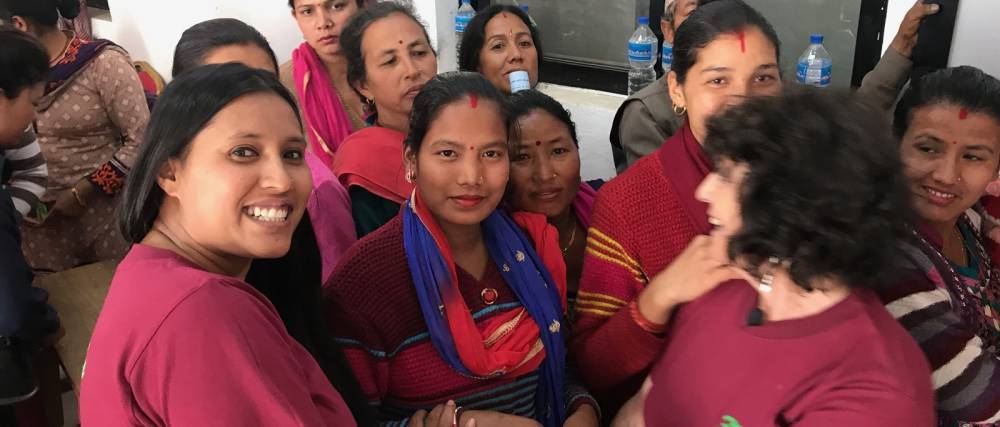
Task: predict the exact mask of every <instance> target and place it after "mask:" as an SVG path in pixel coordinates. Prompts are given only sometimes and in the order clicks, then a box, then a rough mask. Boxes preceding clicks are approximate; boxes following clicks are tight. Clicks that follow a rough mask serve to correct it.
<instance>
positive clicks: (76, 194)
mask: <svg viewBox="0 0 1000 427" xmlns="http://www.w3.org/2000/svg"><path fill="white" fill-rule="evenodd" d="M69 191H71V192H72V193H73V198H74V199H76V202H77V203H79V204H80V206H83V207H87V202H86V201H84V200H83V197H81V196H80V190H77V189H76V187H70V189H69Z"/></svg>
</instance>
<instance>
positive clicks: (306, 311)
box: [173, 18, 374, 425]
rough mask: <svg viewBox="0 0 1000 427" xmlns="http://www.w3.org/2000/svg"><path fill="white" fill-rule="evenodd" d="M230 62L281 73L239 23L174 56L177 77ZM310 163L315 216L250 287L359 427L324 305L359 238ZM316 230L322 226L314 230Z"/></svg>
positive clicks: (358, 405) (332, 183)
mask: <svg viewBox="0 0 1000 427" xmlns="http://www.w3.org/2000/svg"><path fill="white" fill-rule="evenodd" d="M228 62H239V63H242V64H243V65H246V66H248V67H251V68H257V69H261V70H264V71H267V72H269V73H271V74H275V75H277V71H278V64H277V60H276V59H274V53H273V52H272V51H271V46H270V45H269V44H268V43H267V40H266V39H265V38H264V36H262V35H261V34H260V33H259V32H257V30H256V29H254V28H253V27H251V26H249V25H247V24H245V23H243V22H241V21H239V20H236V19H229V18H222V19H213V20H209V21H205V22H202V23H199V24H196V25H194V26H193V27H191V28H189V29H187V30H186V31H184V34H183V35H181V39H180V41H179V42H178V43H177V48H176V49H175V50H174V68H173V72H174V77H177V76H178V75H179V74H182V73H184V72H186V71H188V70H189V69H192V68H196V67H200V66H203V65H210V64H223V63H228ZM305 160H306V164H307V165H308V166H309V170H310V172H311V176H312V179H313V191H312V193H311V194H310V195H309V199H308V201H307V202H306V212H307V213H308V214H309V215H305V216H303V217H302V220H301V221H300V222H299V225H298V227H296V228H295V232H294V234H292V243H291V247H290V248H289V250H288V253H287V254H285V255H284V256H282V257H280V258H275V259H258V260H254V262H253V263H252V264H251V266H250V270H249V271H248V272H247V275H246V282H247V283H249V284H250V285H251V286H253V287H254V289H256V290H258V291H260V293H262V294H264V296H265V297H267V299H268V301H269V302H270V303H271V304H272V305H273V306H274V308H275V310H276V311H277V312H278V315H279V316H281V320H282V321H283V323H284V325H285V328H286V329H287V330H288V334H289V335H291V336H292V338H295V340H296V341H298V342H299V343H300V344H302V346H303V347H305V348H306V350H308V351H309V353H310V354H311V355H312V356H313V357H314V358H316V361H317V362H318V363H319V365H320V367H322V368H323V372H324V373H325V374H326V376H327V378H328V379H329V380H330V382H331V383H332V384H333V385H334V387H335V388H336V389H337V390H339V392H340V393H341V395H342V396H343V398H344V400H345V401H346V402H347V405H348V407H350V409H351V413H352V414H353V415H354V418H355V419H356V420H357V421H358V423H359V424H361V425H367V424H370V423H371V420H372V419H373V417H374V415H373V414H372V413H371V412H372V411H371V410H370V409H369V407H368V402H367V401H365V400H364V396H363V395H362V394H361V389H360V386H359V385H358V382H357V380H356V379H355V378H354V377H353V376H352V375H351V373H350V369H349V368H348V367H347V361H346V360H345V359H344V355H343V352H341V351H340V349H338V348H336V346H335V345H334V344H333V343H332V342H331V341H330V340H329V339H328V338H329V336H330V332H329V328H328V327H327V325H326V319H325V318H324V317H323V315H322V314H321V313H322V310H321V305H320V301H319V293H320V288H321V286H322V284H323V283H324V281H325V280H326V279H327V278H328V277H329V275H330V273H331V272H332V271H333V267H334V265H336V262H337V261H338V260H339V259H340V257H341V256H342V255H343V253H344V252H346V251H347V248H349V247H350V245H351V244H353V243H354V242H355V241H356V240H357V239H356V238H355V236H354V222H353V221H351V208H350V200H348V199H347V191H345V190H344V188H343V187H342V186H341V185H340V183H338V182H337V180H335V179H333V174H332V173H331V172H330V170H329V169H327V168H326V167H325V166H323V165H322V164H321V163H319V161H318V160H317V158H316V156H315V155H313V154H312V153H311V152H310V151H308V150H306V152H305ZM317 182H319V183H321V184H319V185H317ZM312 224H316V225H317V227H315V229H314V227H313V225H312ZM314 230H315V231H314Z"/></svg>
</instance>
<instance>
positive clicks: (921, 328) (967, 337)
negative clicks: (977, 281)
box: [880, 236, 1000, 427]
mask: <svg viewBox="0 0 1000 427" xmlns="http://www.w3.org/2000/svg"><path fill="white" fill-rule="evenodd" d="M921 237H922V239H921V238H916V239H914V241H913V242H911V243H910V244H908V245H907V246H906V247H904V253H905V255H906V258H907V260H908V261H909V262H910V265H909V271H908V272H907V274H906V275H905V276H904V277H905V279H904V280H902V281H901V283H899V284H897V285H895V286H892V287H887V288H885V289H882V290H880V294H881V295H880V296H881V297H882V300H883V302H884V303H885V304H886V308H887V309H888V310H889V312H890V313H892V315H893V317H895V318H896V319H897V320H899V322H900V323H902V325H903V327H905V328H906V329H907V330H908V331H909V332H910V334H911V335H912V336H913V338H914V339H916V341H917V343H918V344H919V345H920V347H921V348H922V349H923V351H924V354H925V355H926V356H927V359H928V360H929V361H930V364H931V369H932V370H933V375H932V379H933V383H934V388H935V393H936V395H937V396H936V397H937V411H938V417H939V425H941V426H949V427H950V426H965V425H1000V349H998V348H997V347H996V345H995V342H996V339H995V336H996V334H997V333H998V331H997V330H994V331H993V335H994V338H990V337H983V336H980V335H978V334H977V333H976V327H975V326H973V325H970V324H969V323H968V322H967V321H965V320H963V318H962V316H961V315H959V314H958V312H957V309H956V307H957V303H956V298H957V296H956V295H953V294H952V292H950V291H949V289H948V286H947V284H946V283H945V282H944V279H943V278H948V279H947V280H953V279H958V278H957V277H955V274H954V271H953V270H952V269H949V268H947V267H945V268H939V266H940V265H941V262H942V261H941V260H944V257H943V255H941V254H940V246H939V244H937V243H931V242H933V241H934V240H932V238H930V237H924V236H921ZM935 260H937V261H935ZM986 262H987V263H988V262H989V261H988V259H987V261H986ZM987 265H989V264H987ZM989 268H992V266H990V267H989ZM993 274H994V275H995V274H996V272H994V273H993ZM992 283H993V285H995V284H996V283H997V282H995V281H993V282H992ZM995 292H996V291H995ZM996 326H1000V325H996ZM991 342H992V343H994V344H990V343H991Z"/></svg>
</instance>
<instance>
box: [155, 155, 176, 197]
mask: <svg viewBox="0 0 1000 427" xmlns="http://www.w3.org/2000/svg"><path fill="white" fill-rule="evenodd" d="M178 166H179V163H178V162H177V161H176V160H174V159H170V160H167V162H166V163H164V164H163V167H161V168H160V172H159V173H157V174H156V183H157V184H158V185H159V186H160V188H161V189H163V193H164V194H166V195H167V196H170V197H177V191H178V190H179V187H180V183H179V182H178V180H177V170H178Z"/></svg>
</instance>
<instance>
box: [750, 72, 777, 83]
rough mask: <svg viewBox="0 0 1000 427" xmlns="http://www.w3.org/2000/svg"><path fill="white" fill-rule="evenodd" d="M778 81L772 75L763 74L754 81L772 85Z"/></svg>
mask: <svg viewBox="0 0 1000 427" xmlns="http://www.w3.org/2000/svg"><path fill="white" fill-rule="evenodd" d="M777 80H778V78H777V77H775V76H772V75H770V74H761V75H759V76H757V77H756V78H754V81H756V82H758V83H770V82H773V81H777Z"/></svg>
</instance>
